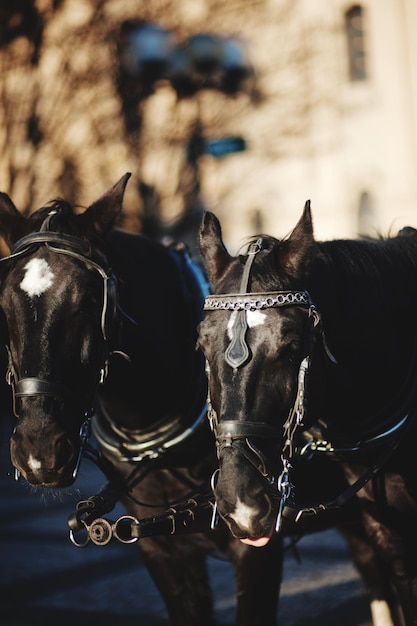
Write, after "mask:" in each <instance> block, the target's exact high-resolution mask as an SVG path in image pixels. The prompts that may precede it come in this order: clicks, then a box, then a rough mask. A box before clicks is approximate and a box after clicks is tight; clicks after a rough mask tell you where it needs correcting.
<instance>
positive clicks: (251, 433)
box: [204, 238, 320, 531]
mask: <svg viewBox="0 0 417 626" xmlns="http://www.w3.org/2000/svg"><path fill="white" fill-rule="evenodd" d="M261 250H262V239H261V238H259V239H257V241H255V242H254V243H252V244H251V245H250V247H249V249H248V253H247V259H246V262H245V266H244V270H243V274H242V279H241V283H240V290H239V293H235V294H224V295H222V294H221V295H211V296H208V297H207V298H206V300H205V304H204V310H205V311H216V310H227V311H232V312H233V311H236V317H235V320H234V323H233V327H232V340H231V342H230V344H229V346H228V347H227V349H226V352H225V361H226V363H227V364H228V365H230V366H231V367H232V368H233V369H234V370H235V371H237V370H238V368H239V367H242V366H243V365H245V364H246V363H247V362H248V360H249V359H250V352H249V348H248V345H247V343H246V331H247V329H248V322H247V312H248V311H256V310H263V309H268V308H281V307H288V306H299V307H305V308H307V309H308V328H307V347H306V354H305V356H304V358H303V359H302V362H301V365H300V369H299V375H298V388H297V394H296V399H295V403H294V406H293V407H292V409H291V411H290V414H289V417H288V419H287V421H286V423H285V424H284V435H285V443H284V446H283V449H282V453H281V462H282V467H283V469H282V472H281V474H280V476H279V477H275V476H274V475H273V473H271V472H270V471H269V470H268V468H267V464H266V461H265V458H264V455H263V454H262V453H261V451H260V450H258V449H257V447H256V446H255V445H254V443H253V441H251V439H252V438H253V437H260V438H263V439H271V438H272V439H274V438H275V439H276V438H277V437H279V433H277V431H276V429H275V428H273V427H271V426H270V425H269V424H266V423H265V422H251V421H246V420H240V419H238V420H225V421H219V420H218V417H217V415H216V412H215V410H214V409H213V406H212V404H211V401H210V392H208V394H209V395H208V400H207V404H208V417H209V421H210V425H211V428H212V430H213V432H214V435H215V437H216V445H217V454H218V456H219V455H220V453H221V451H222V450H223V449H224V448H227V447H229V448H230V447H231V446H232V445H235V447H236V448H237V449H238V450H239V452H240V454H242V455H243V456H244V457H245V458H246V459H247V460H248V461H249V462H250V463H251V464H252V465H253V466H254V467H255V468H256V469H257V470H258V471H259V472H260V473H261V475H262V476H263V477H264V478H265V479H266V480H267V483H268V486H269V490H270V487H271V486H272V487H276V488H278V491H279V492H280V496H281V497H280V504H279V511H278V516H277V522H276V530H277V531H278V530H279V529H280V527H281V523H282V512H283V508H284V505H285V502H286V501H287V500H288V499H289V497H290V496H291V491H292V486H291V484H290V481H289V469H290V466H291V457H292V455H293V452H294V451H293V440H294V436H295V432H296V430H297V428H298V427H299V426H300V425H302V419H303V415H304V411H305V394H304V389H305V379H306V376H307V373H308V369H309V365H310V350H311V346H312V342H313V339H314V331H315V328H316V327H318V325H319V323H320V316H319V313H318V312H317V310H316V308H315V307H314V305H313V303H312V302H311V299H310V295H309V294H308V292H307V291H272V292H260V293H254V292H252V293H250V292H248V288H249V281H250V270H251V267H252V264H253V261H254V259H255V256H256V254H258V253H259V252H260V251H261ZM207 373H208V375H209V366H208V364H207Z"/></svg>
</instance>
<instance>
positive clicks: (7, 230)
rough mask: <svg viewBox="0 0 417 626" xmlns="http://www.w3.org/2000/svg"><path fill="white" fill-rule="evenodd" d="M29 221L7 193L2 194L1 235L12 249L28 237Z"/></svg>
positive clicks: (0, 207) (0, 208)
mask: <svg viewBox="0 0 417 626" xmlns="http://www.w3.org/2000/svg"><path fill="white" fill-rule="evenodd" d="M27 231H28V221H27V219H26V217H24V216H23V215H22V214H21V213H20V212H19V211H18V210H17V209H16V207H15V205H14V204H13V202H12V200H11V199H10V198H9V196H8V195H7V193H2V192H0V235H1V236H2V237H3V239H4V241H5V242H6V244H7V246H8V247H9V248H11V247H12V246H13V244H14V243H16V241H18V239H21V238H22V237H23V236H24V235H26V233H27Z"/></svg>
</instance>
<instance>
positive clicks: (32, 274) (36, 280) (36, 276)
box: [20, 259, 54, 298]
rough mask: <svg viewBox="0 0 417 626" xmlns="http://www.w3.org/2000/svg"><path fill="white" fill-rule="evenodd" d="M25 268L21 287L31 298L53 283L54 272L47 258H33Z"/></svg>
mask: <svg viewBox="0 0 417 626" xmlns="http://www.w3.org/2000/svg"><path fill="white" fill-rule="evenodd" d="M25 270H26V273H25V277H24V279H23V280H22V282H21V283H20V287H21V289H23V291H26V293H27V294H28V296H30V297H31V298H32V297H34V296H40V295H41V294H43V293H44V292H45V291H46V290H47V289H49V287H50V286H51V285H52V283H53V279H54V274H53V273H52V270H51V268H50V267H49V265H48V263H47V262H46V261H45V259H31V260H30V261H29V263H27V264H26V265H25Z"/></svg>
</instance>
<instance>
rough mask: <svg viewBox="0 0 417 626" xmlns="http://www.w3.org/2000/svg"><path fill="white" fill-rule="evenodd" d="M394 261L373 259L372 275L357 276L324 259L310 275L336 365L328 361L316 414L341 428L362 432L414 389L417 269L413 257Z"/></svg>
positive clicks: (395, 257)
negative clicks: (407, 392)
mask: <svg viewBox="0 0 417 626" xmlns="http://www.w3.org/2000/svg"><path fill="white" fill-rule="evenodd" d="M333 243H334V245H336V242H333ZM381 245H383V243H382V242H381ZM413 246H414V247H416V253H417V245H415V244H414V242H413ZM391 255H392V257H393V258H391V260H390V261H389V262H388V261H385V262H380V260H379V256H377V257H376V258H375V263H374V264H373V266H372V271H368V270H367V268H366V267H362V268H361V271H360V272H359V273H358V266H356V267H355V265H352V266H351V269H349V265H348V264H347V265H345V266H344V268H343V269H341V268H340V266H337V267H336V266H335V265H334V263H332V261H331V257H330V255H328V256H327V260H326V264H323V262H321V263H320V264H317V265H316V267H315V268H314V269H315V271H313V272H312V275H311V280H310V285H309V286H308V288H309V291H310V294H311V296H312V298H313V301H314V303H315V305H316V306H317V308H318V310H319V311H320V312H321V314H322V320H323V330H324V336H325V340H326V342H327V344H328V347H329V349H330V351H331V352H332V354H333V355H334V356H335V357H336V359H337V362H338V363H337V365H334V364H333V363H332V362H331V361H330V360H329V359H328V358H327V359H325V370H326V371H325V378H326V380H325V397H324V400H323V399H322V401H321V403H320V406H319V408H318V410H316V411H315V412H316V413H319V412H321V414H322V418H323V420H324V421H325V422H327V423H328V422H331V423H334V424H338V426H339V427H340V428H342V429H350V430H352V431H354V430H355V429H358V428H363V427H364V425H366V424H368V423H369V422H370V421H371V420H372V417H373V416H375V415H378V412H381V415H382V412H383V410H384V409H386V407H390V406H392V407H393V409H394V408H395V405H396V403H398V399H399V398H400V397H401V396H402V395H403V394H404V393H405V391H406V389H405V388H406V386H407V384H408V386H410V385H411V384H412V383H413V381H412V379H411V378H410V375H411V374H412V373H413V370H415V367H416V363H417V332H416V325H415V311H416V306H417V298H416V295H415V289H414V288H413V285H415V284H416V281H417V269H416V267H414V265H413V264H412V263H411V262H410V258H408V260H406V262H404V258H405V257H406V255H405V254H404V250H403V251H402V252H401V251H400V250H399V251H398V252H396V250H395V249H393V250H392V251H391ZM416 258H417V257H416ZM378 263H379V264H380V269H379V270H378V269H376V268H377V266H378ZM393 266H394V267H396V271H395V275H393V274H392V271H390V267H393ZM315 406H316V407H318V404H316V405H315ZM314 409H315V407H313V411H314ZM381 419H382V418H381Z"/></svg>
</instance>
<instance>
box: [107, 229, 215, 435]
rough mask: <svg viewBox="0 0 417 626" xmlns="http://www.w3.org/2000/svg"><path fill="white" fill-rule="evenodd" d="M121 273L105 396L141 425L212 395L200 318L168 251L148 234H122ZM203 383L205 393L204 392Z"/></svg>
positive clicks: (127, 423) (125, 419)
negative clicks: (199, 339)
mask: <svg viewBox="0 0 417 626" xmlns="http://www.w3.org/2000/svg"><path fill="white" fill-rule="evenodd" d="M114 245H117V259H118V266H119V268H120V272H121V278H122V281H121V286H120V306H121V309H122V310H123V311H124V312H125V313H126V314H127V315H128V316H129V318H131V319H132V320H133V321H129V319H127V318H125V319H124V318H123V315H122V316H121V332H120V341H119V348H120V352H122V353H126V354H127V355H128V357H129V359H130V362H128V361H127V360H126V359H125V358H124V357H123V356H121V355H119V354H118V352H117V351H116V354H115V355H114V357H113V358H112V359H111V362H110V367H109V375H108V379H107V381H106V387H105V389H104V390H103V397H104V399H105V401H106V404H107V407H108V410H109V411H110V412H111V413H112V415H111V417H112V419H114V420H115V421H117V423H118V424H119V425H120V426H122V427H124V428H128V429H132V430H141V429H148V428H151V427H152V426H153V425H154V424H158V423H161V422H163V421H170V420H172V419H176V418H177V417H179V416H181V415H182V414H183V413H184V411H186V410H189V407H190V404H191V405H192V404H193V402H194V397H196V396H198V399H199V400H200V396H201V398H203V397H204V395H205V391H204V389H203V385H202V381H203V379H204V363H203V360H202V357H201V355H200V354H198V353H197V352H196V350H195V345H196V324H197V322H196V320H195V319H194V318H193V312H192V310H191V309H192V307H191V304H192V303H190V302H187V294H186V293H185V291H184V285H183V282H182V281H183V278H182V276H181V275H180V274H179V272H178V267H177V266H176V264H175V262H174V261H173V259H172V256H171V254H170V253H169V252H168V250H167V249H166V248H165V247H164V246H162V245H161V244H159V243H158V242H155V241H152V240H148V239H146V238H144V237H141V236H140V235H136V236H135V235H130V234H126V235H125V236H123V234H121V233H116V234H115V235H114V236H113V246H114ZM200 389H201V392H200Z"/></svg>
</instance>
